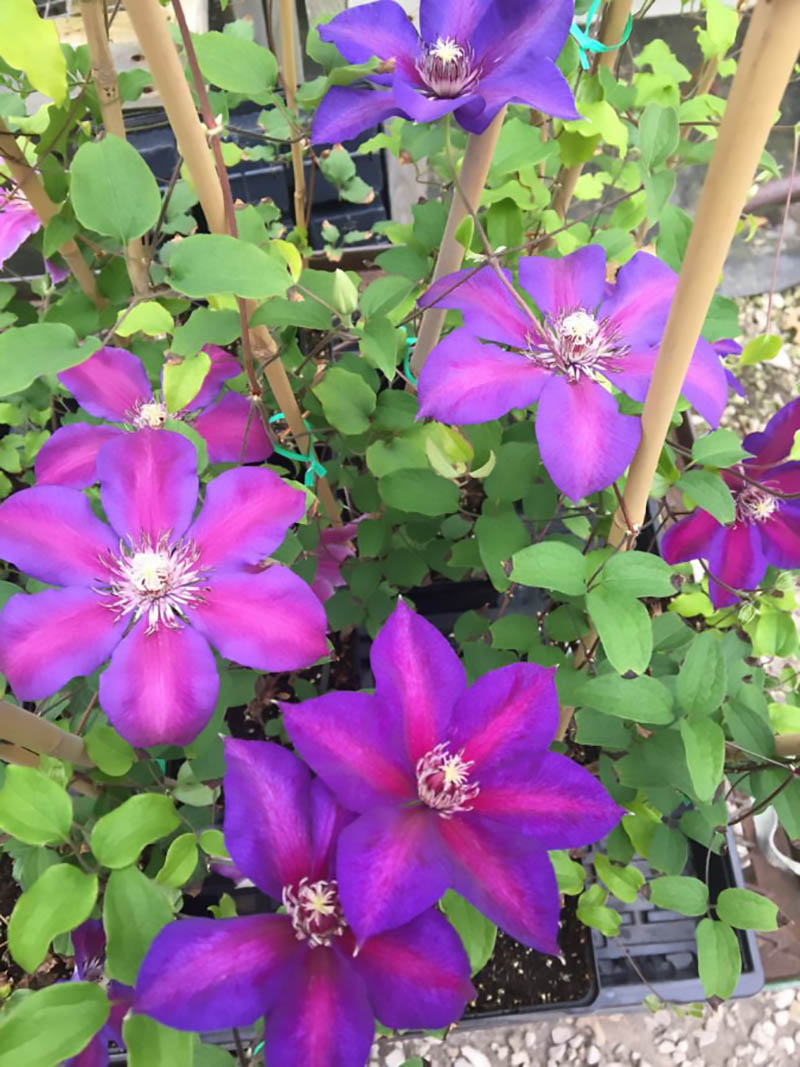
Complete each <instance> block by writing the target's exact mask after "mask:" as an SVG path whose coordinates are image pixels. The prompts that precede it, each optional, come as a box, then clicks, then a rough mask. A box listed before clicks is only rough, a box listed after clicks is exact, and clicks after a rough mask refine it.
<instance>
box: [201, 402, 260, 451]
mask: <svg viewBox="0 0 800 1067" xmlns="http://www.w3.org/2000/svg"><path fill="white" fill-rule="evenodd" d="M192 425H193V426H194V428H195V430H197V432H198V433H199V434H200V436H201V437H202V438H203V439H204V440H205V442H206V444H207V445H208V459H209V462H210V463H261V462H262V461H263V460H265V459H268V458H269V456H271V455H272V442H271V441H270V439H269V438H268V437H267V431H266V430H265V429H264V425H263V423H262V422H261V417H260V416H259V413H258V408H257V407H256V406H255V405H254V404H252V403H251V402H250V401H249V400H248V399H247V397H245V396H242V395H241V393H226V394H225V396H223V397H221V399H220V400H218V401H217V402H216V404H211V406H210V407H207V408H206V410H205V411H203V412H201V413H200V414H199V415H198V416H197V418H196V419H195V420H194V421H193V423H192Z"/></svg>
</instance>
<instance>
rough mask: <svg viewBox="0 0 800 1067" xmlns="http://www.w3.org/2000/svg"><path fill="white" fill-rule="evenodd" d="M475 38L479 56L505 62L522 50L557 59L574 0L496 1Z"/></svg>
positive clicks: (488, 5)
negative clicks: (505, 59)
mask: <svg viewBox="0 0 800 1067" xmlns="http://www.w3.org/2000/svg"><path fill="white" fill-rule="evenodd" d="M483 8H484V15H483V18H482V19H481V21H480V22H479V23H478V25H477V27H476V29H475V32H474V34H473V37H472V43H473V47H474V48H475V51H476V53H477V54H478V56H479V58H482V59H485V60H488V61H489V62H496V63H497V62H502V61H503V59H504V58H505V57H506V56H508V57H509V58H510V57H514V58H516V56H518V55H519V54H520V53H525V54H529V55H531V57H535V56H549V57H550V58H551V59H555V58H556V56H557V55H558V54H559V52H560V51H561V49H562V48H563V46H564V42H565V41H566V39H567V34H568V33H569V28H570V26H571V25H572V19H573V17H574V12H575V5H574V4H573V2H572V0H492V2H491V3H485V4H484V5H483Z"/></svg>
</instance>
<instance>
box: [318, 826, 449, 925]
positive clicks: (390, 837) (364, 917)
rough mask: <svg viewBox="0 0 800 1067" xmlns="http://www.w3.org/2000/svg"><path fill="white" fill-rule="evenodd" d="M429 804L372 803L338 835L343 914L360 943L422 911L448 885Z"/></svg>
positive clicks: (436, 898)
mask: <svg viewBox="0 0 800 1067" xmlns="http://www.w3.org/2000/svg"><path fill="white" fill-rule="evenodd" d="M444 821H446V820H443V819H440V818H439V816H438V815H436V814H434V812H432V811H431V810H430V809H429V808H423V807H405V808H389V807H382V808H372V809H371V810H370V811H369V812H367V814H366V815H360V816H359V817H358V818H357V819H356V820H355V822H352V823H350V825H349V826H346V827H345V828H344V830H343V831H342V833H341V835H340V836H339V852H338V859H337V865H336V872H337V879H338V882H339V899H340V901H341V903H342V910H343V912H344V917H345V919H346V920H347V922H348V924H349V925H350V927H351V929H352V931H353V933H354V934H355V936H356V938H357V940H358V941H359V943H363V942H364V941H366V940H367V938H369V937H372V936H373V935H374V934H377V933H380V932H381V931H382V930H390V929H393V928H394V927H395V926H402V924H403V923H406V922H408V921H409V920H410V919H413V918H415V917H416V916H417V915H420V914H421V913H422V912H423V911H425V909H426V908H429V907H431V906H432V905H433V904H435V903H436V901H437V900H438V899H439V897H440V896H441V895H442V893H444V891H445V890H446V889H447V888H448V886H449V885H451V884H452V883H451V870H450V863H449V861H448V858H447V856H446V854H445V851H444V849H443V848H442V843H441V840H440V839H439V835H438V833H437V823H441V822H444Z"/></svg>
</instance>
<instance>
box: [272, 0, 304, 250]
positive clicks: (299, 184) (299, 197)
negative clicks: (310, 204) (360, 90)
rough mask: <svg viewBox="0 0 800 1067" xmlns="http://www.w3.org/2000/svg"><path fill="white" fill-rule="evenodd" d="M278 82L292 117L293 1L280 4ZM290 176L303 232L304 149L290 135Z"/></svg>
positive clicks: (294, 70) (294, 62)
mask: <svg viewBox="0 0 800 1067" xmlns="http://www.w3.org/2000/svg"><path fill="white" fill-rule="evenodd" d="M279 17H280V40H281V57H280V61H281V80H282V81H283V91H284V93H285V94H286V106H287V107H288V108H289V111H290V112H291V113H292V114H294V111H295V107H296V103H297V101H296V93H297V53H296V38H295V32H294V30H295V9H294V0H280V7H279ZM291 147H292V173H293V175H294V221H295V225H296V226H297V229H298V230H302V231H305V228H306V172H305V165H304V160H303V145H302V142H301V141H299V140H298V139H297V135H296V132H293V134H292V146H291Z"/></svg>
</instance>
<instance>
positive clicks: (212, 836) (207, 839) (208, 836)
mask: <svg viewBox="0 0 800 1067" xmlns="http://www.w3.org/2000/svg"><path fill="white" fill-rule="evenodd" d="M199 841H200V848H202V850H203V852H205V854H206V855H207V856H214V857H216V858H218V859H226V858H228V850H227V848H226V847H225V837H224V835H223V833H222V830H203V832H202V833H201V834H200V838H199Z"/></svg>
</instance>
